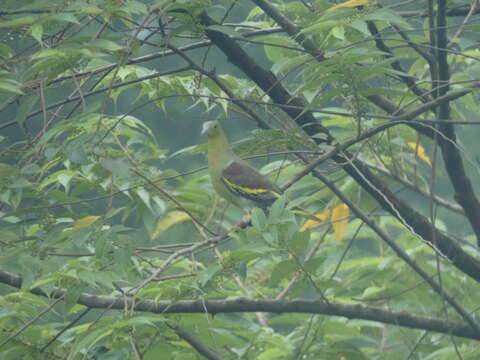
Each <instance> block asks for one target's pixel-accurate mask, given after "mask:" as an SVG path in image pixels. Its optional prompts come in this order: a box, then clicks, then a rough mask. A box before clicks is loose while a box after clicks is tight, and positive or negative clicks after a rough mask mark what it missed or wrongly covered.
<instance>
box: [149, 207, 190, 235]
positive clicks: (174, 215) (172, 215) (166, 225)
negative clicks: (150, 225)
mask: <svg viewBox="0 0 480 360" xmlns="http://www.w3.org/2000/svg"><path fill="white" fill-rule="evenodd" d="M188 220H191V218H190V215H188V214H187V213H186V212H184V211H179V210H175V211H170V212H169V213H168V214H167V216H165V217H164V218H162V219H160V220H159V221H158V224H157V226H156V228H155V230H154V231H153V232H152V233H151V234H150V237H151V239H152V240H153V239H155V238H157V237H158V236H160V234H162V233H163V232H165V231H166V230H167V229H170V228H171V227H172V226H173V225H175V224H179V223H181V222H184V221H188Z"/></svg>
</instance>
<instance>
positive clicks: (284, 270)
mask: <svg viewBox="0 0 480 360" xmlns="http://www.w3.org/2000/svg"><path fill="white" fill-rule="evenodd" d="M296 270H297V263H296V261H294V260H284V261H282V262H280V263H279V264H277V266H275V268H274V269H273V271H272V273H271V276H270V282H271V284H277V285H279V283H280V281H281V280H283V279H285V278H286V277H289V276H290V275H292V274H293V273H294V272H295V271H296Z"/></svg>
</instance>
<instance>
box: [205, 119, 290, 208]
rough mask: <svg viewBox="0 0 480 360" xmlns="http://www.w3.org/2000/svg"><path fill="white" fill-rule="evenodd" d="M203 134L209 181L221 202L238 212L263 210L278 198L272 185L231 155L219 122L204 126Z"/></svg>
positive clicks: (279, 192)
mask: <svg viewBox="0 0 480 360" xmlns="http://www.w3.org/2000/svg"><path fill="white" fill-rule="evenodd" d="M202 134H206V135H207V138H208V144H207V148H208V170H209V173H210V179H211V182H212V185H213V188H214V190H215V191H216V192H217V193H218V194H219V195H220V196H221V197H222V198H224V199H225V200H227V201H228V202H230V203H232V204H233V205H236V206H237V207H239V208H244V207H245V206H251V205H253V206H256V207H260V208H263V209H265V208H267V207H268V206H270V205H271V204H272V203H273V202H274V201H275V200H276V199H278V198H279V197H280V196H281V194H282V190H281V189H280V188H279V187H278V186H277V185H276V184H275V183H273V182H271V181H270V180H269V179H268V178H267V177H266V176H265V175H263V174H261V173H260V172H259V171H258V170H257V169H255V168H254V167H252V166H251V165H249V164H248V163H247V162H246V161H244V160H242V159H241V158H240V157H238V156H237V155H236V154H235V153H234V152H233V150H232V148H231V146H230V144H229V143H228V140H227V137H226V136H225V132H224V131H223V128H222V126H221V125H220V123H219V122H218V121H207V122H205V123H204V124H203V128H202Z"/></svg>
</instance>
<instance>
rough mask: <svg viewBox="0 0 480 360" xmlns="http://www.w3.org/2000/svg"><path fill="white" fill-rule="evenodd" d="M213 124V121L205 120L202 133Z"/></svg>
mask: <svg viewBox="0 0 480 360" xmlns="http://www.w3.org/2000/svg"><path fill="white" fill-rule="evenodd" d="M211 124H212V122H211V121H207V122H204V123H203V127H202V132H201V135H205V134H206V133H207V131H208V129H209V128H210V125H211Z"/></svg>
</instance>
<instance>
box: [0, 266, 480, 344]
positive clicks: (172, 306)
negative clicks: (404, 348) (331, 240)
mask: <svg viewBox="0 0 480 360" xmlns="http://www.w3.org/2000/svg"><path fill="white" fill-rule="evenodd" d="M0 283H4V284H7V285H10V286H13V287H16V288H21V286H22V279H21V277H20V276H18V275H16V274H13V273H9V272H7V271H0ZM30 291H31V292H32V293H33V294H36V295H40V296H47V294H45V292H43V291H42V290H41V289H39V288H35V289H31V290H30ZM65 293H66V290H65V289H59V288H54V289H53V290H52V292H51V293H50V294H48V296H50V297H52V298H60V297H62V296H63V295H64V294H65ZM77 303H78V304H80V305H84V306H87V307H89V308H92V309H116V310H122V311H123V310H124V309H125V307H128V308H129V309H134V310H136V311H145V312H150V313H156V314H178V313H189V314H192V313H198V314H204V313H209V314H219V313H233V312H271V313H278V314H281V313H304V314H323V315H330V316H342V317H346V318H349V319H363V320H371V321H377V322H381V323H385V324H392V325H397V326H402V327H407V328H412V329H421V330H427V331H434V332H439V333H444V334H452V335H455V336H460V337H465V338H470V339H475V340H480V334H479V333H477V332H475V331H473V330H472V329H471V327H470V326H468V325H465V324H462V323H459V322H452V321H444V320H441V319H437V318H431V317H425V316H417V315H412V314H409V313H407V312H393V311H388V310H384V309H382V308H378V307H369V306H363V305H344V304H338V303H332V302H329V303H326V302H323V301H310V300H294V301H283V300H256V299H248V298H237V299H233V300H232V299H230V300H203V299H202V300H180V301H176V302H172V301H153V300H144V299H140V298H138V297H137V298H135V299H134V298H131V297H121V296H119V297H114V296H98V295H93V294H88V293H83V294H81V295H80V297H79V298H78V300H77Z"/></svg>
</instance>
